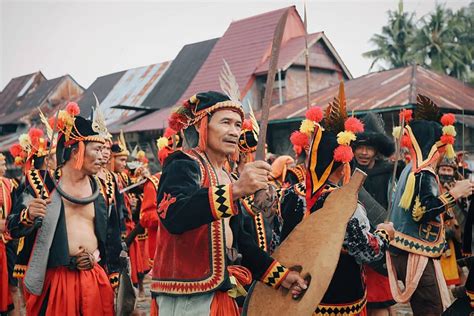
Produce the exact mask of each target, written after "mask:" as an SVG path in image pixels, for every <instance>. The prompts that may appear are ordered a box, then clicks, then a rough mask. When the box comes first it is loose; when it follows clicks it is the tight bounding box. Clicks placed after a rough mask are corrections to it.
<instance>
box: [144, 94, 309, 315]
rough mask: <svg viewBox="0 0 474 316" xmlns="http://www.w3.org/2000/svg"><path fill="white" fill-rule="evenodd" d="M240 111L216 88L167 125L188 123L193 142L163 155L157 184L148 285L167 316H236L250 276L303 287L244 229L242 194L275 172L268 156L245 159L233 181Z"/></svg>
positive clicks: (264, 183) (295, 275) (195, 99)
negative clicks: (237, 300)
mask: <svg viewBox="0 0 474 316" xmlns="http://www.w3.org/2000/svg"><path fill="white" fill-rule="evenodd" d="M243 117H244V113H243V109H242V106H241V104H240V103H239V102H237V101H232V100H230V99H229V98H228V97H227V96H225V95H223V94H221V93H219V92H213V91H209V92H204V93H199V94H197V95H195V96H193V97H191V98H190V99H189V100H187V101H186V102H185V103H184V105H183V106H182V107H180V108H179V109H178V110H177V111H176V112H175V113H173V114H172V116H171V117H170V127H171V128H172V129H173V130H175V131H178V132H179V131H181V130H183V129H184V132H185V136H186V141H187V143H188V144H192V145H191V146H193V148H192V149H190V150H188V151H176V152H175V153H173V154H171V155H170V156H169V157H168V158H167V159H166V161H165V163H164V169H163V173H162V176H161V178H160V185H159V188H158V215H159V218H160V222H159V227H158V237H157V248H156V253H155V260H154V267H153V283H152V286H151V290H152V295H153V297H155V298H156V299H155V301H156V303H157V305H158V309H159V313H160V314H162V315H238V314H239V311H238V309H237V305H236V304H235V301H234V299H233V297H236V296H238V295H241V293H242V291H241V289H242V285H245V284H248V283H249V282H250V281H251V279H252V278H254V279H260V280H262V281H263V282H266V283H267V284H269V285H271V286H274V287H278V286H284V287H287V288H289V287H291V286H292V285H293V284H294V283H297V284H299V285H300V286H301V287H302V288H306V285H305V282H304V280H303V279H302V278H301V277H300V276H299V273H298V272H294V271H289V270H288V269H287V268H286V267H284V266H282V265H281V264H280V263H278V261H276V260H274V259H272V258H271V257H270V256H269V255H268V254H266V253H265V252H264V251H262V250H261V249H260V248H258V246H257V245H256V243H255V242H254V240H253V238H252V237H250V236H249V235H248V234H247V233H246V232H245V231H244V230H243V229H242V217H241V215H240V213H241V212H242V211H244V210H241V209H240V208H239V199H241V198H244V197H246V196H249V195H251V194H253V193H255V192H256V191H258V190H265V189H267V187H268V177H269V172H270V167H269V165H268V164H267V163H265V162H263V161H256V162H252V163H248V164H246V166H245V168H244V170H243V171H242V173H241V174H240V178H239V179H238V180H237V181H235V182H234V181H233V180H232V178H231V176H230V174H229V173H228V171H227V170H226V169H225V165H226V161H227V160H228V159H233V160H234V161H235V160H236V159H237V155H238V153H239V152H238V146H237V144H238V138H239V133H240V130H241V127H242V121H243ZM195 128H196V129H197V131H198V133H199V134H198V135H197V133H196V129H195ZM193 138H194V139H193ZM197 138H198V139H197ZM196 145H197V146H196ZM194 146H196V147H194ZM248 269H250V270H251V272H252V273H250V271H249V270H248ZM292 291H293V292H294V293H295V294H297V293H300V292H301V290H297V289H292Z"/></svg>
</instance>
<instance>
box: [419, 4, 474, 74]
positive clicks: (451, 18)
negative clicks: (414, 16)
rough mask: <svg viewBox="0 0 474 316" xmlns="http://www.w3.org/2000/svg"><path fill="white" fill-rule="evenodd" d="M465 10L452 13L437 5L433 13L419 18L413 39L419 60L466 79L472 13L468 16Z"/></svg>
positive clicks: (437, 69)
mask: <svg viewBox="0 0 474 316" xmlns="http://www.w3.org/2000/svg"><path fill="white" fill-rule="evenodd" d="M471 8H472V6H471ZM467 12H468V11H467V10H463V9H462V10H460V11H458V12H456V13H455V14H453V12H452V11H451V10H450V9H445V8H444V6H442V5H437V6H436V8H435V11H434V12H433V13H430V14H429V15H428V16H427V17H423V18H422V19H421V20H420V28H419V29H418V31H417V34H416V36H415V40H414V42H413V48H414V51H415V52H416V60H417V62H418V63H420V64H422V65H424V66H425V67H427V68H430V69H433V70H435V71H438V72H442V73H445V74H447V75H450V76H453V77H456V78H458V79H461V80H466V79H467V76H468V74H469V71H470V68H471V67H472V52H473V49H472V17H471V18H469V17H468V14H467ZM471 12H472V10H471ZM469 21H470V22H471V23H469ZM469 24H470V25H471V28H469Z"/></svg>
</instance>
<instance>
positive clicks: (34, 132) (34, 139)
mask: <svg viewBox="0 0 474 316" xmlns="http://www.w3.org/2000/svg"><path fill="white" fill-rule="evenodd" d="M28 136H29V137H30V142H31V145H33V147H35V148H38V146H39V143H40V138H41V137H43V136H44V132H43V130H41V129H39V128H35V127H32V128H31V129H30V131H29V132H28Z"/></svg>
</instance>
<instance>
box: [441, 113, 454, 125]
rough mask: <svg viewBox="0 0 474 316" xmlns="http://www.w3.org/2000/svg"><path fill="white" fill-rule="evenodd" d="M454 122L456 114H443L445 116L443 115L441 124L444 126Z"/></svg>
mask: <svg viewBox="0 0 474 316" xmlns="http://www.w3.org/2000/svg"><path fill="white" fill-rule="evenodd" d="M454 122H456V117H455V116H454V114H451V113H447V114H443V116H442V117H441V124H443V126H447V125H453V124H454Z"/></svg>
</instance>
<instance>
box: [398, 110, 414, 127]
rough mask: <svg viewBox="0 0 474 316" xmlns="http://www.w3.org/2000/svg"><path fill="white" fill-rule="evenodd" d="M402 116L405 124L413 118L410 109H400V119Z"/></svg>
mask: <svg viewBox="0 0 474 316" xmlns="http://www.w3.org/2000/svg"><path fill="white" fill-rule="evenodd" d="M402 117H404V118H405V124H408V123H409V122H410V121H411V120H412V119H413V111H412V110H407V109H403V110H401V111H400V120H401V119H402Z"/></svg>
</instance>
